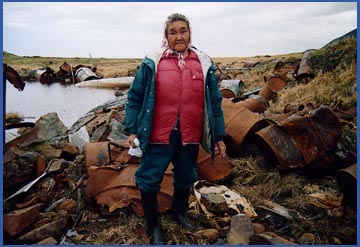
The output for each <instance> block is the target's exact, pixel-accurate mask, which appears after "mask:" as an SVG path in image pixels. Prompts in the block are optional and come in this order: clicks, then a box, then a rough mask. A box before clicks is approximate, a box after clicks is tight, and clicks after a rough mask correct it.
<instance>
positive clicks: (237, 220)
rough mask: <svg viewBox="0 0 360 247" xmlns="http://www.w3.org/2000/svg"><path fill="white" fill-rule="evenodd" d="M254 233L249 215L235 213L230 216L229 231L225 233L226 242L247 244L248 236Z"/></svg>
mask: <svg viewBox="0 0 360 247" xmlns="http://www.w3.org/2000/svg"><path fill="white" fill-rule="evenodd" d="M253 234H254V228H253V224H252V222H251V219H250V217H248V216H247V215H245V214H237V215H234V216H233V217H232V218H231V223H230V232H229V233H228V235H227V244H230V245H239V244H240V245H248V244H249V239H250V237H251V236H252V235H253Z"/></svg>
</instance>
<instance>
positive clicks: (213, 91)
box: [208, 63, 226, 142]
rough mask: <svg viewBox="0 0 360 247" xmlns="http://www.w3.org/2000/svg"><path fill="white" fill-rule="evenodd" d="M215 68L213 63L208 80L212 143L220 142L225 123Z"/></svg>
mask: <svg viewBox="0 0 360 247" xmlns="http://www.w3.org/2000/svg"><path fill="white" fill-rule="evenodd" d="M215 71H216V67H215V65H214V63H213V64H212V66H211V68H210V70H209V74H208V79H209V83H208V86H209V94H210V101H211V108H212V113H213V119H214V126H213V127H214V129H213V133H214V141H215V142H218V141H222V140H223V138H224V136H225V135H226V133H225V123H224V113H223V111H222V109H221V102H222V94H221V92H220V89H219V86H218V80H217V78H216V76H215Z"/></svg>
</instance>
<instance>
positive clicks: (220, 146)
mask: <svg viewBox="0 0 360 247" xmlns="http://www.w3.org/2000/svg"><path fill="white" fill-rule="evenodd" d="M215 149H216V150H219V155H220V157H221V158H225V157H226V146H225V143H224V142H223V141H219V142H217V143H216V147H215Z"/></svg>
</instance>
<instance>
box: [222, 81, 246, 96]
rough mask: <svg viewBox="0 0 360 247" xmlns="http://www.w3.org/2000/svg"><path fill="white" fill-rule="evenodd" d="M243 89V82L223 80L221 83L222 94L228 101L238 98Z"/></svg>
mask: <svg viewBox="0 0 360 247" xmlns="http://www.w3.org/2000/svg"><path fill="white" fill-rule="evenodd" d="M243 87H244V83H243V81H242V80H222V81H221V83H220V90H221V94H222V96H223V98H227V99H231V98H234V97H236V96H237V95H238V94H239V92H240V91H241V89H242V88H243Z"/></svg>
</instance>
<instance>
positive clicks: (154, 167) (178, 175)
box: [135, 130, 199, 192]
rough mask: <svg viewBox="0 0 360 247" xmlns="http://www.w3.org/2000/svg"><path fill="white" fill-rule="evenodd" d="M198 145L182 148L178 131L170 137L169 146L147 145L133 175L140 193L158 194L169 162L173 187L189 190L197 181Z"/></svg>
mask: <svg viewBox="0 0 360 247" xmlns="http://www.w3.org/2000/svg"><path fill="white" fill-rule="evenodd" d="M198 153H199V144H188V145H185V146H183V145H182V143H181V135H180V132H179V131H178V130H173V132H172V133H171V135H170V144H149V145H148V148H147V150H146V151H145V152H144V156H143V158H142V161H141V164H140V166H139V168H138V169H137V171H136V173H135V180H136V183H137V185H138V186H139V188H140V190H141V191H144V192H158V191H159V190H160V184H161V182H162V179H163V176H164V173H165V171H166V169H167V167H168V166H169V164H170V162H172V163H173V165H174V169H173V174H174V187H175V188H178V189H187V188H190V187H191V186H192V185H193V183H194V182H195V181H196V179H197V172H196V161H197V156H198Z"/></svg>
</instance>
